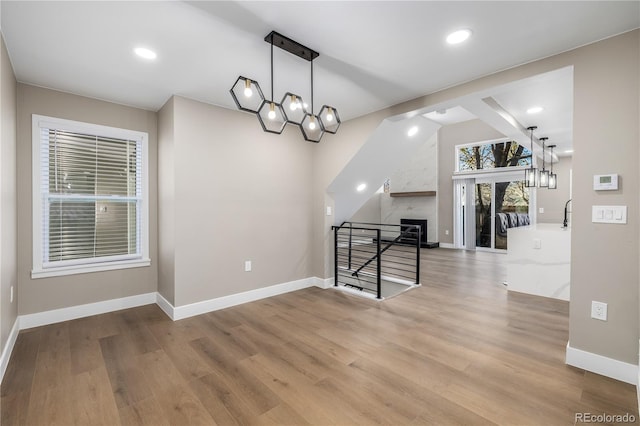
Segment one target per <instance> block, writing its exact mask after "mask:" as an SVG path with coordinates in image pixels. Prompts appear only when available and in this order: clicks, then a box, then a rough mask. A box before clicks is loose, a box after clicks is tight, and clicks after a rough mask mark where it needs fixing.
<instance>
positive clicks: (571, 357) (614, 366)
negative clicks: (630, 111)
mask: <svg viewBox="0 0 640 426" xmlns="http://www.w3.org/2000/svg"><path fill="white" fill-rule="evenodd" d="M565 362H566V363H567V364H569V365H572V366H574V367H578V368H582V369H583V370H587V371H591V372H592V373H596V374H600V375H602V376H607V377H610V378H612V379H616V380H620V381H621V382H625V383H630V384H632V385H638V366H637V365H635V364H629V363H627V362H622V361H618V360H617V359H613V358H607V357H605V356H602V355H598V354H594V353H592V352H587V351H583V350H581V349H576V348H572V347H571V345H570V342H567V356H566V361H565Z"/></svg>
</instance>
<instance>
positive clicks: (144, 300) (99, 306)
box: [20, 292, 157, 330]
mask: <svg viewBox="0 0 640 426" xmlns="http://www.w3.org/2000/svg"><path fill="white" fill-rule="evenodd" d="M156 294H157V293H156V292H153V293H145V294H137V295H135V296H129V297H122V298H120V299H111V300H105V301H102V302H95V303H87V304H86V305H78V306H70V307H68V308H61V309H53V310H51V311H44V312H37V313H35V314H27V315H20V330H25V329H27V328H33V327H39V326H41V325H48V324H55V323H58V322H63V321H69V320H74V319H77V318H84V317H90V316H92V315H98V314H104V313H107V312H113V311H119V310H121V309H128V308H135V307H136V306H143V305H150V304H152V303H156Z"/></svg>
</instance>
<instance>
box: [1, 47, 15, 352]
mask: <svg viewBox="0 0 640 426" xmlns="http://www.w3.org/2000/svg"><path fill="white" fill-rule="evenodd" d="M0 191H1V196H0V244H1V245H0V328H1V333H0V353H1V352H2V351H3V350H4V347H5V345H6V343H7V338H8V337H9V333H10V332H11V328H12V327H13V324H14V323H15V321H16V318H17V316H18V303H17V299H16V298H15V297H17V288H15V289H14V290H15V291H16V293H15V294H14V301H13V303H12V302H11V301H10V292H11V286H15V285H16V274H17V256H16V248H17V234H16V221H17V217H16V214H17V210H16V79H15V76H14V73H13V68H12V67H11V62H10V61H9V56H8V54H7V48H6V46H5V44H4V38H3V37H1V36H0Z"/></svg>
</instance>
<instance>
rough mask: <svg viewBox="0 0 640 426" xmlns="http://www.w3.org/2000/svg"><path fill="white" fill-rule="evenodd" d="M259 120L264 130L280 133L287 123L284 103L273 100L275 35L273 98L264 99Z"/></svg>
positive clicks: (259, 111)
mask: <svg viewBox="0 0 640 426" xmlns="http://www.w3.org/2000/svg"><path fill="white" fill-rule="evenodd" d="M258 120H259V121H260V125H261V126H262V130H264V131H265V132H269V133H276V134H278V135H279V134H281V133H282V131H283V130H284V126H285V124H287V119H286V117H285V115H284V112H283V110H282V105H280V104H278V103H275V102H274V101H273V37H271V99H270V100H268V101H267V100H266V99H265V100H264V101H262V105H261V106H260V109H259V110H258Z"/></svg>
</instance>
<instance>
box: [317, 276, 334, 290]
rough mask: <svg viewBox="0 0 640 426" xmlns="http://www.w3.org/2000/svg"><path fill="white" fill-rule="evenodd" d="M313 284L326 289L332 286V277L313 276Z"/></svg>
mask: <svg viewBox="0 0 640 426" xmlns="http://www.w3.org/2000/svg"><path fill="white" fill-rule="evenodd" d="M313 280H314V282H313V285H314V286H316V287H319V288H322V289H327V288H330V287H333V284H334V281H335V280H334V279H333V277H331V278H318V277H313Z"/></svg>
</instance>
